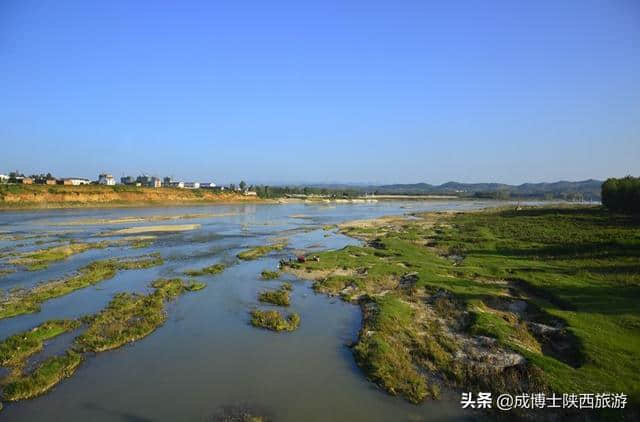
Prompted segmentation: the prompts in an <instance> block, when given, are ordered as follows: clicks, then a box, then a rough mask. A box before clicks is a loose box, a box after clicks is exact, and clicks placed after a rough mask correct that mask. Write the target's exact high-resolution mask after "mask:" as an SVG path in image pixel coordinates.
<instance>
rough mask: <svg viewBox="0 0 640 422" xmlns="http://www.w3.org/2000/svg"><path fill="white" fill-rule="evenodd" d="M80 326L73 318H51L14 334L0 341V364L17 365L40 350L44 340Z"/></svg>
mask: <svg viewBox="0 0 640 422" xmlns="http://www.w3.org/2000/svg"><path fill="white" fill-rule="evenodd" d="M79 326H80V323H79V322H78V321H74V320H52V321H47V322H45V323H43V324H40V325H38V326H37V327H35V328H33V329H31V330H29V331H25V332H23V333H18V334H14V335H12V336H11V337H8V338H6V339H5V340H4V341H2V343H0V366H19V365H22V364H23V363H24V361H25V360H26V359H27V358H28V357H29V356H31V355H33V354H35V353H37V352H39V351H40V350H42V347H43V344H44V342H45V341H46V340H49V339H51V338H53V337H56V336H59V335H60V334H63V333H66V332H68V331H71V330H74V329H76V328H78V327H79Z"/></svg>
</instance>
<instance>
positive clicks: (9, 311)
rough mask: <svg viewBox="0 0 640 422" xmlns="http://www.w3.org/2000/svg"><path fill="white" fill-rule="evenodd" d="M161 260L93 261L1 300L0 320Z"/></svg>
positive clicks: (33, 310)
mask: <svg viewBox="0 0 640 422" xmlns="http://www.w3.org/2000/svg"><path fill="white" fill-rule="evenodd" d="M162 263H163V260H162V257H160V255H158V254H153V255H145V256H140V257H135V258H129V259H106V260H100V261H95V262H92V263H91V264H89V265H87V266H85V267H83V268H80V270H78V272H77V274H75V275H73V276H70V277H67V278H64V279H62V280H55V281H50V282H46V283H43V284H40V285H37V286H35V287H33V288H31V289H29V290H19V291H17V292H15V293H13V294H9V295H8V296H6V297H4V298H2V299H0V319H3V318H9V317H13V316H16V315H21V314H28V313H34V312H38V311H39V310H40V305H41V304H42V303H43V302H46V301H47V300H50V299H54V298H56V297H60V296H64V295H67V294H69V293H71V292H73V291H75V290H78V289H82V288H85V287H88V286H91V285H94V284H97V283H100V282H102V281H105V280H107V279H110V278H113V277H114V276H115V275H116V273H117V272H118V271H119V270H134V269H143V268H150V267H154V266H157V265H162Z"/></svg>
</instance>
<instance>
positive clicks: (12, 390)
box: [0, 261, 205, 401]
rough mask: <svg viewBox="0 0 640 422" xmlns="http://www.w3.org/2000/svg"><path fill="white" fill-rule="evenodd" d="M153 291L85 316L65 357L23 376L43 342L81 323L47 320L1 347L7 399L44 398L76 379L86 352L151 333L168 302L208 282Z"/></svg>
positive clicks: (161, 284) (175, 283)
mask: <svg viewBox="0 0 640 422" xmlns="http://www.w3.org/2000/svg"><path fill="white" fill-rule="evenodd" d="M129 262H130V263H131V264H130V265H133V263H132V261H129ZM151 287H153V289H154V291H153V292H152V293H149V294H147V295H141V294H134V293H119V294H116V295H115V296H114V298H113V299H112V300H111V302H110V303H109V304H108V306H107V307H106V308H105V309H103V310H102V311H101V312H99V313H97V314H95V315H91V316H87V317H85V318H83V322H84V324H86V329H85V330H84V331H83V332H82V334H81V335H79V336H78V337H76V339H75V340H74V343H73V345H72V347H71V349H70V350H68V351H67V352H66V354H65V355H62V356H54V357H50V358H48V359H46V360H44V361H43V362H42V363H41V364H40V365H38V366H37V367H36V368H35V369H34V370H32V371H30V372H24V367H25V363H26V360H27V358H28V357H29V356H31V355H33V354H35V353H37V352H39V351H41V350H42V348H43V343H44V341H46V340H48V339H50V338H53V337H55V336H58V335H60V334H62V333H64V332H67V331H70V330H73V329H75V328H78V327H79V326H80V325H81V323H80V321H58V320H54V321H48V322H46V323H44V324H41V325H40V326H38V327H36V328H34V329H32V330H30V331H27V332H24V333H20V334H16V335H14V336H11V337H9V338H8V339H6V340H5V341H3V342H2V343H0V365H2V366H5V367H9V368H10V369H11V372H10V373H9V374H8V375H7V376H6V377H5V378H4V379H2V380H0V386H1V387H2V391H3V394H2V396H3V399H4V400H8V401H16V400H22V399H28V398H32V397H35V396H37V395H40V394H43V393H45V392H47V391H48V390H50V389H51V388H52V387H53V386H55V385H56V384H57V383H58V382H60V381H61V380H63V379H64V378H65V377H70V376H71V375H73V373H74V372H75V370H76V369H77V367H78V366H79V365H80V363H81V362H82V360H83V355H84V353H86V352H93V353H98V352H104V351H107V350H112V349H115V348H118V347H120V346H122V345H124V344H126V343H130V342H134V341H136V340H139V339H141V338H143V337H145V336H147V335H149V334H150V333H152V332H153V331H154V330H156V329H157V328H158V327H159V326H161V325H162V324H163V323H164V322H165V321H166V312H165V305H166V302H167V301H169V300H171V299H174V298H176V297H177V296H179V295H181V294H183V293H184V292H187V291H196V290H200V289H202V288H204V287H205V284H204V283H200V282H192V283H185V282H183V281H182V280H180V279H160V280H156V281H154V282H153V283H152V284H151Z"/></svg>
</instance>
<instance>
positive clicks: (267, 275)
mask: <svg viewBox="0 0 640 422" xmlns="http://www.w3.org/2000/svg"><path fill="white" fill-rule="evenodd" d="M260 277H262V279H263V280H275V279H276V278H278V277H280V271H269V270H263V271H262V272H261V273H260Z"/></svg>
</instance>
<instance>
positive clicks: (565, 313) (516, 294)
mask: <svg viewBox="0 0 640 422" xmlns="http://www.w3.org/2000/svg"><path fill="white" fill-rule="evenodd" d="M340 230H341V231H342V232H343V233H345V234H347V235H350V236H353V237H356V238H358V239H361V240H362V241H363V242H364V244H363V245H362V246H347V247H345V248H343V249H340V250H336V251H326V252H322V253H319V254H318V256H319V258H320V259H319V260H318V261H310V260H308V261H306V262H304V263H295V262H286V261H283V262H282V263H281V266H282V267H283V269H285V270H287V271H290V272H293V273H295V274H297V275H298V276H300V277H303V278H311V279H313V280H315V282H314V285H313V287H314V289H315V290H316V291H318V292H323V293H327V294H333V295H339V296H340V297H342V298H343V299H344V300H346V301H350V302H354V303H358V304H359V305H360V307H361V309H362V313H363V323H362V328H361V330H360V334H359V338H358V341H357V342H356V343H355V344H354V345H353V352H354V355H355V358H356V361H357V362H358V364H359V365H360V366H361V367H362V368H363V369H364V371H365V372H366V374H367V376H368V377H369V378H370V379H371V380H373V381H374V382H376V383H377V384H378V385H380V386H381V387H382V388H384V389H385V390H387V391H388V392H390V393H392V394H398V395H401V396H403V397H405V398H406V399H407V400H409V401H411V402H414V403H419V402H421V401H423V400H424V399H425V398H428V397H433V398H435V397H438V395H439V390H440V387H443V386H445V387H452V388H460V389H464V390H465V391H478V390H479V391H493V392H495V393H504V392H551V391H552V392H557V393H560V394H562V393H595V392H625V393H626V394H628V395H629V397H630V407H631V408H632V409H631V410H629V409H628V411H629V412H633V414H635V415H637V409H638V404H639V402H640V361H639V360H638V356H640V307H639V306H638V303H640V302H639V301H640V265H639V263H638V254H639V253H640V221H639V220H638V219H637V218H634V217H631V216H628V215H627V216H625V215H616V214H610V213H608V212H607V211H606V210H605V209H604V208H602V207H579V208H571V207H567V208H563V207H556V208H525V209H520V208H518V209H517V210H514V209H502V210H492V211H483V212H469V213H457V214H456V213H420V214H415V215H414V216H412V217H411V218H403V217H399V218H381V219H378V220H371V221H364V222H363V221H359V222H354V223H352V224H343V225H341V226H340ZM257 316H261V315H260V314H259V315H257ZM270 317H271V315H270ZM272 317H274V318H277V316H276V315H273V316H272ZM634 409H635V410H634ZM600 416H602V415H600ZM618 417H619V414H618Z"/></svg>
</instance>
